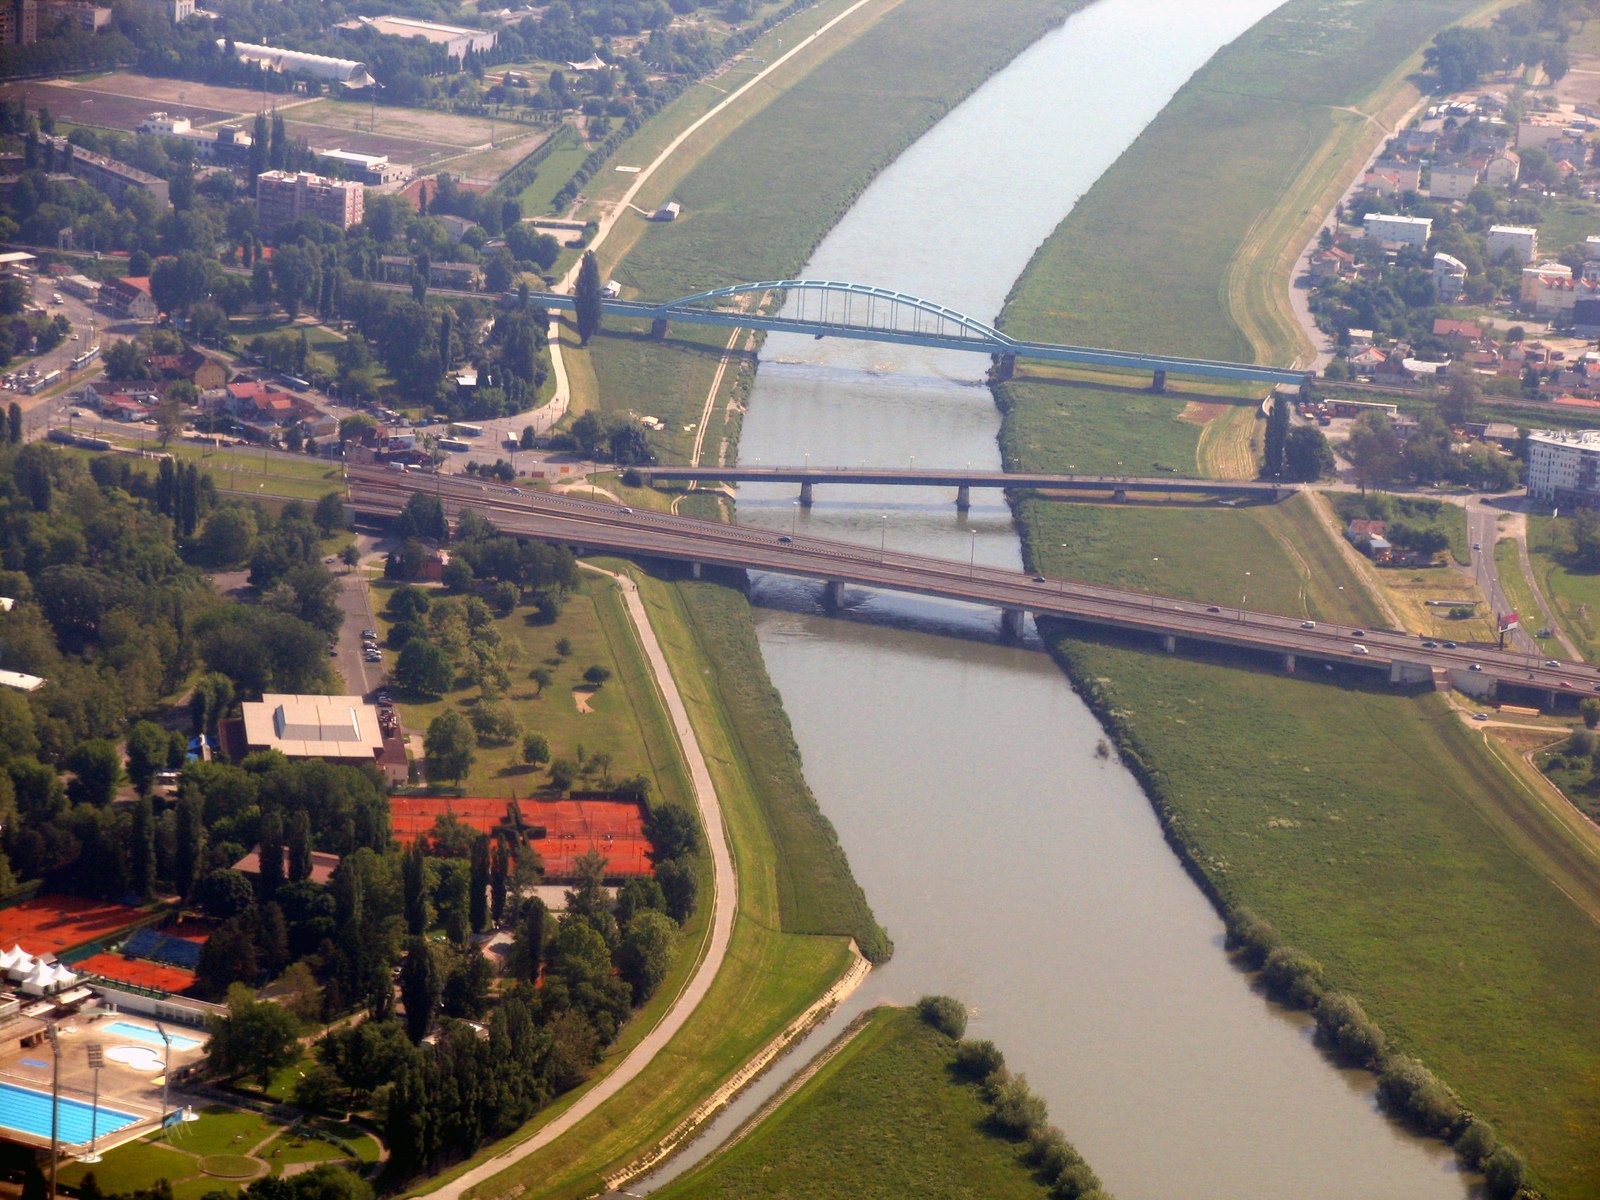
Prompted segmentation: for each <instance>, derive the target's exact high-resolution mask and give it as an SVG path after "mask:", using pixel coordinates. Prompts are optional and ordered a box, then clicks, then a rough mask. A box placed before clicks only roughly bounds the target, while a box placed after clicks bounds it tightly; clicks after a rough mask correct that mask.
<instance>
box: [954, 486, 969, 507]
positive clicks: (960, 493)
mask: <svg viewBox="0 0 1600 1200" xmlns="http://www.w3.org/2000/svg"><path fill="white" fill-rule="evenodd" d="M971 507H972V486H971V485H970V484H966V483H963V484H962V485H961V486H960V487H958V488H956V508H958V509H960V510H961V511H962V512H966V511H967V509H969V508H971Z"/></svg>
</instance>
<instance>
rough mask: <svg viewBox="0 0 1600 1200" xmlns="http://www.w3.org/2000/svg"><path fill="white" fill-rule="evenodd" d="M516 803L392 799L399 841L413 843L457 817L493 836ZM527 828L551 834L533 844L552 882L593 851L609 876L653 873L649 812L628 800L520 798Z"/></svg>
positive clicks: (392, 818) (568, 874)
mask: <svg viewBox="0 0 1600 1200" xmlns="http://www.w3.org/2000/svg"><path fill="white" fill-rule="evenodd" d="M512 803H513V801H510V800H481V799H478V800H475V799H460V800H458V799H449V800H443V799H419V798H415V797H411V796H396V797H393V798H392V799H391V800H390V801H389V813H390V824H391V826H392V828H393V830H394V836H395V840H396V841H399V842H404V843H406V844H408V845H409V844H410V843H411V842H413V841H415V840H416V839H417V838H418V837H419V836H421V835H423V834H425V833H427V832H428V830H430V829H432V828H433V823H434V822H435V821H436V820H438V819H439V818H440V817H442V816H445V815H446V814H449V813H453V814H454V815H455V817H456V819H457V820H459V821H460V822H461V823H462V824H464V825H469V826H471V827H472V828H473V829H477V830H479V831H481V832H484V833H487V832H488V831H489V830H491V829H494V828H495V827H496V826H500V825H505V824H507V823H508V821H509V806H510V805H511V804H512ZM514 803H515V804H516V805H517V807H518V810H519V811H520V812H521V814H522V824H523V826H524V827H526V828H529V829H532V828H534V827H542V828H543V829H544V831H545V836H544V837H542V838H531V839H530V840H529V842H528V844H529V845H530V846H532V847H533V848H534V850H536V851H537V852H538V854H539V857H540V858H542V859H543V860H544V873H545V876H546V877H547V878H550V879H556V880H559V879H565V878H570V877H571V875H572V864H573V863H574V862H575V861H576V860H577V859H578V858H579V857H580V856H581V855H583V854H586V853H588V852H589V851H590V850H597V851H599V852H600V853H601V854H603V855H605V857H606V874H607V875H652V874H654V873H655V868H654V867H653V866H652V864H651V862H650V839H649V838H647V837H646V836H645V834H644V810H643V809H641V808H640V806H639V805H637V804H632V803H629V802H627V801H624V800H517V801H515V802H514Z"/></svg>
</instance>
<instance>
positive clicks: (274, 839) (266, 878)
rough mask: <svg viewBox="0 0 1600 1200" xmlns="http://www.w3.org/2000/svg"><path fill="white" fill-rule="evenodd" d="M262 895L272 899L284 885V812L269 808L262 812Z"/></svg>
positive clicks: (264, 897)
mask: <svg viewBox="0 0 1600 1200" xmlns="http://www.w3.org/2000/svg"><path fill="white" fill-rule="evenodd" d="M260 840H261V855H260V857H261V895H262V898H263V899H266V900H271V899H272V897H273V896H275V895H277V893H278V889H279V888H280V887H282V886H283V814H282V813H280V812H279V811H278V810H277V809H275V808H273V809H268V810H267V811H266V812H264V813H262V814H261V838H260Z"/></svg>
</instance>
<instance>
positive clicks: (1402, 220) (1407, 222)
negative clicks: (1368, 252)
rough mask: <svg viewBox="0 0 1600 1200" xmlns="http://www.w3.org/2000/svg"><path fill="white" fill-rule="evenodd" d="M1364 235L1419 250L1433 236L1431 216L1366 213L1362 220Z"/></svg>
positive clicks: (1378, 240)
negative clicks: (1396, 215)
mask: <svg viewBox="0 0 1600 1200" xmlns="http://www.w3.org/2000/svg"><path fill="white" fill-rule="evenodd" d="M1362 230H1363V232H1364V234H1365V235H1366V237H1368V238H1370V239H1371V240H1373V241H1376V242H1382V243H1383V244H1384V245H1386V246H1389V245H1396V246H1410V247H1412V248H1413V249H1416V250H1421V249H1422V248H1423V247H1424V246H1426V245H1427V244H1428V239H1429V238H1430V237H1432V236H1433V218H1432V217H1394V216H1387V215H1384V214H1382V213H1368V214H1367V216H1366V220H1365V221H1363V222H1362Z"/></svg>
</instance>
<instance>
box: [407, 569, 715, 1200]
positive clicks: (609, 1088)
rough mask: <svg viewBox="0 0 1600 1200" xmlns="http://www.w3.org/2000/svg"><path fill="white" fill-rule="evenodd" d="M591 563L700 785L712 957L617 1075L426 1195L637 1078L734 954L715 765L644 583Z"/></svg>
mask: <svg viewBox="0 0 1600 1200" xmlns="http://www.w3.org/2000/svg"><path fill="white" fill-rule="evenodd" d="M584 566H585V567H586V568H587V569H589V570H591V571H598V572H599V573H600V574H602V575H608V576H610V577H611V578H612V579H614V580H616V581H617V585H618V586H619V587H620V588H621V589H622V598H623V604H624V607H625V608H626V609H627V613H628V620H629V621H630V622H631V623H632V625H633V628H634V632H635V633H636V634H637V635H638V638H639V644H640V646H641V648H642V649H643V650H644V654H645V658H646V660H647V661H648V662H649V664H650V673H651V675H653V676H654V677H655V681H656V687H657V689H658V690H659V692H660V693H661V699H662V701H663V702H664V703H665V705H666V709H667V716H668V717H669V718H671V720H672V726H673V728H674V729H675V730H676V731H677V734H678V743H679V745H680V746H681V747H682V748H683V759H684V762H685V763H686V764H687V765H688V768H689V778H690V781H691V783H692V784H693V786H694V796H695V803H696V804H697V805H698V806H699V809H700V821H701V824H702V825H704V826H705V831H706V842H707V844H708V845H709V846H710V848H711V876H712V898H711V942H710V945H709V946H708V947H707V949H706V953H705V957H704V958H702V959H701V960H700V965H699V966H698V967H697V968H696V969H695V972H694V974H693V975H692V976H691V977H690V979H689V982H688V983H686V984H685V985H684V987H683V990H682V991H681V992H679V993H678V996H677V999H675V1000H674V1001H673V1002H672V1007H671V1008H669V1009H668V1010H667V1014H666V1016H664V1017H662V1018H661V1020H660V1021H658V1022H657V1023H656V1026H655V1028H654V1029H652V1030H651V1031H650V1032H649V1033H647V1034H645V1036H644V1039H643V1040H642V1041H641V1042H640V1043H639V1044H638V1045H637V1046H635V1047H634V1048H633V1049H632V1050H630V1051H628V1055H627V1057H626V1058H624V1059H623V1060H622V1062H621V1063H619V1064H618V1065H617V1067H616V1069H615V1070H613V1071H612V1072H611V1074H609V1075H607V1076H606V1077H605V1078H604V1079H602V1080H601V1081H600V1082H599V1083H597V1084H596V1085H595V1086H594V1087H592V1088H590V1089H589V1090H588V1091H587V1092H585V1093H584V1095H583V1096H582V1098H581V1099H579V1100H578V1102H577V1103H576V1104H574V1105H573V1106H572V1107H571V1108H569V1109H567V1111H566V1112H564V1113H562V1114H561V1115H560V1116H559V1117H557V1118H556V1119H555V1120H553V1121H551V1122H550V1123H549V1124H548V1125H546V1126H545V1127H544V1128H542V1129H540V1130H539V1131H538V1132H537V1133H535V1134H534V1135H533V1136H532V1137H530V1138H528V1139H527V1140H526V1141H523V1142H519V1143H517V1145H515V1146H513V1147H512V1148H511V1149H509V1150H507V1151H505V1152H504V1153H503V1154H497V1155H495V1157H493V1158H491V1159H489V1160H488V1161H487V1162H483V1163H479V1164H478V1165H477V1166H476V1167H473V1168H472V1169H471V1170H470V1171H466V1172H464V1173H462V1174H461V1175H459V1176H457V1177H456V1178H455V1179H452V1180H451V1181H450V1182H449V1183H446V1184H442V1185H441V1186H439V1187H438V1188H436V1189H434V1190H433V1191H431V1192H425V1193H421V1194H422V1195H425V1196H430V1197H434V1196H437V1197H440V1198H441V1200H458V1198H459V1197H460V1196H462V1195H463V1194H464V1193H465V1192H466V1191H467V1190H468V1189H469V1188H473V1187H476V1186H477V1185H478V1184H480V1183H483V1182H484V1181H485V1180H488V1179H492V1178H493V1177H494V1176H496V1175H498V1174H499V1173H500V1172H501V1171H504V1170H505V1169H506V1168H507V1167H509V1166H511V1165H513V1164H514V1163H516V1162H518V1161H519V1160H521V1159H523V1158H526V1157H527V1156H528V1155H530V1154H536V1153H537V1152H538V1151H540V1150H541V1149H543V1148H544V1147H545V1146H548V1145H549V1144H550V1143H551V1142H553V1141H555V1140H556V1139H557V1138H558V1137H560V1136H561V1135H562V1134H564V1133H566V1132H568V1131H569V1130H570V1129H572V1127H573V1126H574V1125H576V1124H577V1123H578V1122H579V1121H581V1120H583V1119H584V1118H585V1117H587V1116H588V1115H589V1114H590V1113H592V1112H594V1111H595V1109H597V1108H599V1107H600V1106H601V1105H602V1104H604V1103H605V1102H606V1101H607V1100H609V1099H611V1097H612V1096H614V1095H616V1094H617V1093H618V1092H619V1091H621V1090H622V1089H623V1088H624V1087H625V1086H627V1085H628V1084H629V1083H631V1082H632V1081H633V1080H634V1079H635V1078H636V1077H637V1076H638V1074H639V1073H640V1072H641V1071H643V1070H644V1069H645V1068H646V1067H647V1066H649V1065H650V1062H651V1060H652V1059H654V1058H655V1056H656V1054H657V1053H658V1052H659V1051H660V1050H661V1049H662V1047H664V1046H665V1045H666V1044H667V1043H668V1042H669V1041H671V1040H672V1038H673V1037H674V1036H675V1035H676V1034H677V1032H678V1030H680V1029H682V1028H683V1025H684V1022H686V1021H687V1020H688V1019H689V1017H690V1016H691V1015H693V1013H694V1010H695V1009H696V1008H698V1007H699V1005H700V1002H701V1001H702V1000H704V999H705V996H706V993H707V992H708V991H709V990H710V989H711V984H712V981H713V980H714V979H716V977H717V972H718V971H720V970H721V969H722V961H723V959H724V958H726V957H727V954H728V939H729V937H730V936H731V935H732V933H733V916H734V912H735V910H736V909H737V908H738V906H739V878H738V875H737V874H736V873H735V872H734V869H733V854H732V851H731V850H730V849H729V847H728V834H727V830H726V829H725V828H724V827H723V824H722V808H721V806H720V805H719V804H718V803H717V792H716V789H715V788H714V787H713V786H712V783H711V771H710V769H709V768H708V767H707V766H706V759H705V755H704V754H703V753H701V750H700V743H699V741H698V739H696V737H695V734H694V726H693V725H691V724H690V723H689V713H688V710H687V709H685V708H684V706H683V697H682V696H681V695H680V694H679V692H678V685H677V683H676V682H675V681H674V680H673V678H672V671H671V669H670V668H669V667H668V666H667V658H666V655H664V654H663V653H662V652H661V643H660V642H659V641H657V640H656V634H655V630H654V629H652V628H651V626H650V618H649V616H648V615H647V614H646V612H645V610H644V602H643V601H641V600H640V599H639V587H638V585H637V584H636V583H634V581H633V580H632V579H630V578H629V577H628V576H626V575H615V574H612V572H610V571H601V570H600V568H598V567H593V566H590V565H589V564H588V563H585V564H584Z"/></svg>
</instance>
